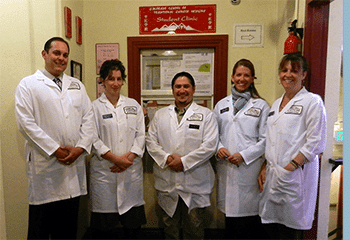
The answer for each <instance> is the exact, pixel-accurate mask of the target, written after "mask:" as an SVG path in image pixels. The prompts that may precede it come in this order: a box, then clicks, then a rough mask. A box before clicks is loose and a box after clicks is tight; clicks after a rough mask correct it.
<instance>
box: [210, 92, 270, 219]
mask: <svg viewBox="0 0 350 240" xmlns="http://www.w3.org/2000/svg"><path fill="white" fill-rule="evenodd" d="M269 110H270V107H269V105H268V104H267V103H266V101H265V100H263V99H254V98H251V99H249V101H248V102H247V104H246V105H245V106H244V107H243V108H242V109H241V110H240V111H239V112H238V113H237V114H236V115H234V114H233V101H232V95H230V96H228V97H226V98H224V99H222V100H220V101H219V102H218V103H217V104H216V106H215V109H214V113H215V115H216V119H217V121H218V125H219V144H218V150H219V149H220V148H226V149H227V150H228V151H229V153H230V154H231V155H232V154H234V153H236V152H239V153H240V154H241V155H242V157H243V159H244V161H243V162H242V163H241V164H240V165H239V167H237V166H236V165H234V164H232V163H231V162H230V161H228V160H221V159H219V158H218V157H217V160H218V162H217V176H218V196H217V204H218V209H219V210H220V211H222V212H223V213H225V214H226V216H227V217H243V216H254V215H258V213H259V195H260V191H259V185H258V182H257V178H258V175H259V172H260V169H261V165H262V162H263V159H262V155H263V154H264V153H265V138H266V120H267V115H268V113H269Z"/></svg>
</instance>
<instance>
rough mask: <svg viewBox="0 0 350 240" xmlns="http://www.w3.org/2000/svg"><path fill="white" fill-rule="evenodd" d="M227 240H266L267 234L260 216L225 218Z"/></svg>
mask: <svg viewBox="0 0 350 240" xmlns="http://www.w3.org/2000/svg"><path fill="white" fill-rule="evenodd" d="M225 229H226V234H225V235H226V236H225V237H226V239H264V238H265V232H264V230H263V226H262V223H261V219H260V217H259V216H258V215H256V216H247V217H226V218H225Z"/></svg>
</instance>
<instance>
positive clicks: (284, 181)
mask: <svg viewBox="0 0 350 240" xmlns="http://www.w3.org/2000/svg"><path fill="white" fill-rule="evenodd" d="M300 175H301V169H296V170H295V171H293V172H291V171H288V170H285V169H284V168H282V167H280V166H278V168H277V169H276V175H275V179H274V180H275V181H274V183H273V185H272V187H271V194H272V200H274V201H275V202H276V203H281V202H289V203H291V202H295V201H298V199H299V198H300V196H301V192H302V182H301V176H300Z"/></svg>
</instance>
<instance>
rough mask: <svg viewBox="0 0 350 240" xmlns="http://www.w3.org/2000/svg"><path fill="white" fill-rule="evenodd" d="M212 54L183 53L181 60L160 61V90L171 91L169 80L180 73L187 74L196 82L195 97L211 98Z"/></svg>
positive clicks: (212, 78) (212, 77)
mask: <svg viewBox="0 0 350 240" xmlns="http://www.w3.org/2000/svg"><path fill="white" fill-rule="evenodd" d="M213 63H214V53H184V54H183V58H182V60H161V63H160V75H161V89H165V90H168V89H171V80H172V78H173V77H174V75H175V74H176V73H178V72H181V71H186V72H189V73H190V74H191V75H192V76H193V78H194V80H195V82H196V95H202V96H212V94H213V82H214V70H213V66H214V64H213Z"/></svg>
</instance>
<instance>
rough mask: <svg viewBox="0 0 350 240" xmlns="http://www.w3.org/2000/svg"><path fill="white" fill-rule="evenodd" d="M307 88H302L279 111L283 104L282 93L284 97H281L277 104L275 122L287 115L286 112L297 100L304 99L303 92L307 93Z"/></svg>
mask: <svg viewBox="0 0 350 240" xmlns="http://www.w3.org/2000/svg"><path fill="white" fill-rule="evenodd" d="M305 91H306V89H305V88H302V89H301V90H300V91H299V92H298V93H297V94H296V95H295V96H294V97H293V98H292V99H291V100H290V101H289V102H288V103H287V105H286V106H285V107H284V108H283V109H282V111H281V112H279V111H278V110H279V106H280V105H281V102H282V99H283V97H284V94H285V93H284V94H283V95H282V97H281V98H280V99H279V101H278V105H277V106H276V109H275V111H276V112H277V114H276V112H275V115H274V116H275V119H274V121H273V122H277V120H279V119H280V118H281V117H282V116H284V115H285V112H286V111H288V110H289V109H290V108H291V107H292V106H293V105H295V104H296V103H297V102H299V101H300V100H302V99H303V93H305Z"/></svg>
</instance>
